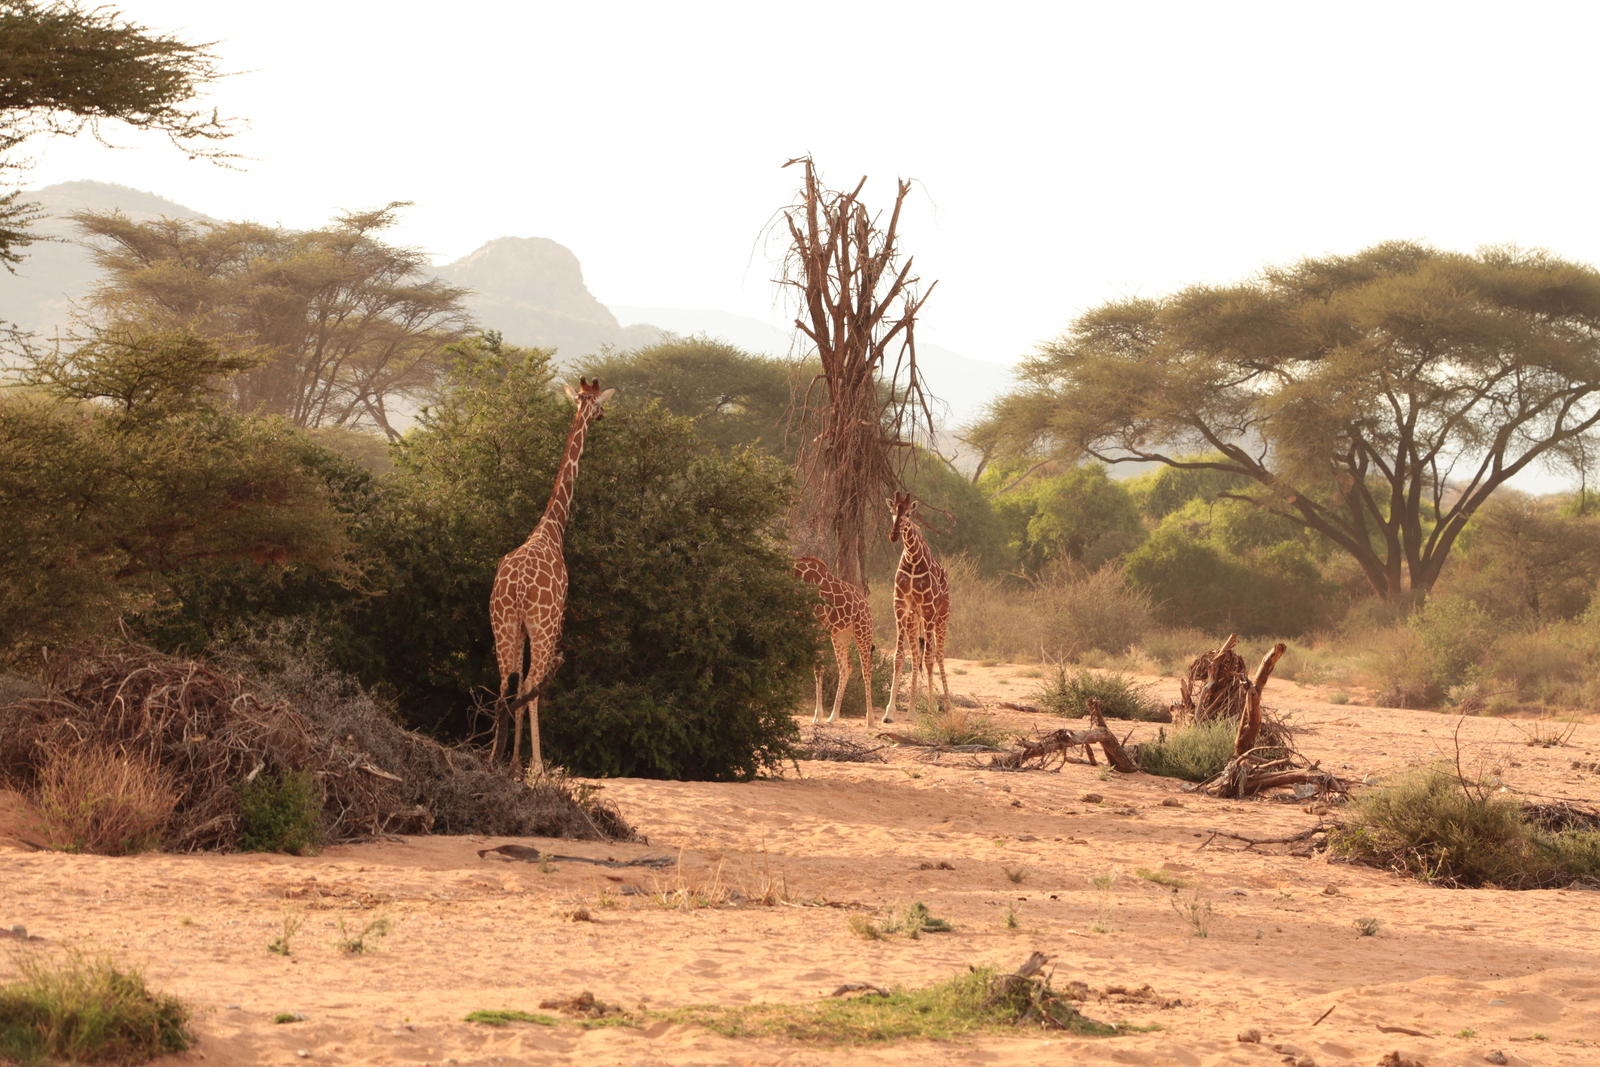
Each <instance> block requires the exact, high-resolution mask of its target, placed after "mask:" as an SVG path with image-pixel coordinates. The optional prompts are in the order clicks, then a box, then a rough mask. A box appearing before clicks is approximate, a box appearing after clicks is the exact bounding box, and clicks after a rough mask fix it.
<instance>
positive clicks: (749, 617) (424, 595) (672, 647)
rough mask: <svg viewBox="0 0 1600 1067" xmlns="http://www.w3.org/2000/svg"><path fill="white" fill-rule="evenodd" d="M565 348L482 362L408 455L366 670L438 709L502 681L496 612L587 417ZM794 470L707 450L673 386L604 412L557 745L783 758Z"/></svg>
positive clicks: (468, 369) (720, 774)
mask: <svg viewBox="0 0 1600 1067" xmlns="http://www.w3.org/2000/svg"><path fill="white" fill-rule="evenodd" d="M551 377H552V376H551V371H550V369H549V365H548V362H547V356H546V354H545V353H542V352H538V351H509V352H502V353H500V354H498V355H487V354H486V355H484V356H483V357H482V358H479V359H475V360H470V361H463V362H462V363H461V364H460V366H459V367H458V370H457V372H456V377H455V378H454V380H453V382H452V384H451V387H450V388H449V389H448V390H447V391H446V393H445V395H444V397H443V400H442V402H441V404H440V405H439V407H437V408H435V409H433V410H432V411H430V412H429V413H428V414H427V416H426V417H425V419H424V421H423V424H422V425H421V426H420V427H418V428H417V429H416V430H414V431H413V432H412V433H411V434H409V435H408V436H407V438H406V440H405V442H404V443H403V447H402V448H401V449H400V451H399V454H398V458H397V459H398V470H399V474H398V478H397V486H396V493H395V496H394V498H393V500H392V501H391V504H390V506H391V507H392V510H391V511H390V513H389V515H388V516H387V517H386V518H385V520H384V521H383V522H382V523H377V524H374V527H373V529H372V533H371V537H372V543H373V544H374V545H375V546H376V547H377V549H378V550H379V553H380V554H381V555H382V557H383V558H384V559H385V560H387V561H388V562H387V567H388V570H387V571H386V573H385V574H384V575H383V579H382V580H383V583H384V591H383V593H382V594H381V595H379V596H376V597H374V598H372V599H371V600H368V601H365V602H363V603H362V604H360V605H358V606H357V607H356V609H355V611H356V613H357V614H358V615H359V618H358V619H355V620H354V621H353V622H352V623H351V624H350V625H351V628H352V630H353V631H354V632H357V633H361V634H363V637H364V641H366V642H370V643H369V644H367V645H366V646H365V647H366V648H368V649H370V655H369V656H367V657H366V658H365V661H364V663H363V664H362V667H363V673H364V674H367V675H368V676H369V677H371V678H373V679H374V680H376V679H380V678H381V679H382V680H384V681H385V682H386V683H388V684H390V685H392V686H393V687H394V689H395V691H396V692H397V695H398V697H399V700H400V704H401V707H402V709H403V710H404V711H405V712H406V714H407V715H408V716H409V717H410V718H411V720H412V721H413V722H415V723H418V724H420V725H423V726H426V727H430V728H434V729H447V730H452V731H459V732H466V731H467V730H469V729H470V728H471V726H472V723H471V721H470V719H467V718H466V717H465V712H466V710H467V709H466V708H465V707H464V703H465V701H464V698H465V697H466V695H467V694H469V693H471V692H472V691H473V690H474V689H475V688H477V689H479V690H480V691H481V690H482V689H488V690H490V691H497V689H498V683H497V677H498V673H497V668H496V666H495V663H494V658H493V650H492V647H491V645H490V633H489V626H488V619H487V609H486V605H487V604H488V598H489V590H490V587H491V584H492V582H493V577H494V570H495V566H496V564H497V563H498V560H499V558H500V556H501V555H503V554H504V553H505V552H507V551H508V550H510V549H511V548H514V547H515V546H516V545H518V544H520V543H521V542H522V541H523V540H524V539H526V537H527V536H528V532H529V531H530V530H532V529H533V527H534V525H535V524H536V523H537V521H538V519H539V517H540V516H541V515H542V514H543V510H544V505H545V502H546V499H547V497H548V494H549V491H550V487H551V484H552V482H553V480H554V476H555V469H556V465H557V462H558V461H559V458H560V451H561V443H562V442H563V441H564V440H565V437H566V434H567V430H568V428H569V426H570V423H571V417H572V413H571V412H572V409H571V407H570V405H569V404H568V403H567V401H565V400H564V399H562V398H561V397H560V395H559V394H557V393H555V392H554V391H553V390H552V389H551V388H550V383H551ZM792 491H793V489H792V480H791V477H790V475H789V474H788V472H787V471H785V470H783V469H782V468H780V467H779V466H778V465H776V464H775V463H774V462H773V461H772V460H770V459H768V458H766V457H763V456H760V455H758V454H756V453H754V452H751V451H738V452H735V453H733V454H731V455H728V456H722V455H717V454H711V455H707V454H705V451H704V449H703V447H702V444H701V441H700V439H699V438H698V437H697V436H696V434H695V431H694V427H693V425H692V424H691V423H690V422H689V421H688V420H685V419H679V418H674V417H672V416H670V415H668V414H667V413H665V412H663V411H662V410H660V408H659V407H657V406H652V407H648V408H645V409H641V410H631V411H630V410H627V409H626V408H624V409H621V410H618V411H616V412H614V413H608V414H607V415H606V416H605V418H604V419H603V420H602V421H600V422H598V423H596V424H595V425H593V426H591V428H590V432H589V436H588V443H587V447H586V450H585V453H584V457H583V463H582V466H581V468H580V470H579V473H578V479H577V485H576V492H575V495H574V500H573V508H572V517H571V520H570V521H569V523H568V526H567V533H566V560H567V568H568V573H569V582H570V584H569V588H568V594H567V617H566V624H565V629H564V633H563V637H562V645H563V648H564V652H565V662H564V664H563V665H562V666H561V667H560V669H559V670H558V671H557V673H556V674H555V675H554V677H553V679H552V680H551V682H550V684H549V689H548V692H547V695H546V697H545V698H544V700H543V701H542V702H541V704H540V710H539V715H540V720H541V725H542V727H543V731H544V751H545V753H546V755H547V758H548V759H549V760H550V761H551V762H553V763H556V764H560V765H562V766H565V767H567V768H568V769H570V770H571V771H573V772H574V773H577V774H583V775H589V776H597V775H633V776H645V777H679V778H706V779H721V778H740V777H748V776H750V775H752V774H755V773H756V772H757V771H758V770H760V769H762V768H767V767H773V766H776V765H777V764H778V762H779V761H780V760H781V759H782V758H783V756H784V754H785V752H786V751H787V746H788V744H789V742H790V741H791V739H792V738H793V737H794V736H795V727H794V723H793V720H792V719H791V718H790V716H789V714H788V712H789V711H790V710H791V709H792V708H793V707H795V706H796V704H797V703H798V702H799V699H800V696H801V694H802V692H803V691H804V689H805V688H806V687H808V686H809V684H810V681H811V667H812V664H813V663H814V662H815V659H816V655H817V636H816V633H815V630H814V627H813V625H812V622H811V615H810V613H809V609H808V607H807V605H808V604H809V600H808V599H807V597H808V596H809V590H808V589H807V587H805V586H804V585H803V584H802V583H800V582H799V581H797V580H796V579H795V578H794V577H793V575H792V574H791V571H790V563H789V560H788V558H787V557H786V556H784V555H783V554H782V553H780V552H779V551H778V550H777V549H776V547H774V546H775V545H776V544H777V541H776V538H775V524H776V522H777V520H778V517H779V516H780V515H781V514H782V511H783V509H784V508H785V507H786V506H787V503H788V501H789V499H790V494H791V493H792Z"/></svg>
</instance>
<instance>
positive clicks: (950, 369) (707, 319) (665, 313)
mask: <svg viewBox="0 0 1600 1067" xmlns="http://www.w3.org/2000/svg"><path fill="white" fill-rule="evenodd" d="M611 310H612V312H614V313H615V314H616V316H617V319H618V321H620V322H623V323H644V322H648V323H652V324H654V325H656V326H659V327H661V328H662V329H665V330H670V331H671V332H672V333H675V334H681V335H683V336H686V337H687V336H692V335H694V334H698V333H705V334H709V335H710V336H712V337H720V338H722V339H723V340H724V341H727V342H729V343H731V344H735V345H738V346H739V347H740V348H743V349H745V350H746V351H749V352H761V353H766V354H767V355H773V356H790V355H793V354H796V353H795V352H793V351H791V348H792V340H793V334H791V333H785V332H784V331H782V330H779V329H776V328H775V327H773V326H771V325H770V324H768V323H765V322H762V321H761V320H760V319H754V318H751V317H749V316H748V315H735V314H733V313H732V312H728V311H716V310H713V309H710V308H699V309H695V310H689V309H686V308H650V307H625V306H623V305H621V304H612V305H611ZM809 345H810V343H809V342H807V348H809ZM917 363H918V364H919V365H920V366H921V368H922V372H923V374H924V375H926V377H927V381H928V388H929V389H930V390H932V392H933V395H934V396H935V397H937V398H938V400H939V401H940V402H941V403H942V404H943V405H944V410H942V411H941V410H935V411H934V413H933V414H934V417H935V418H936V419H938V420H939V421H940V422H942V423H943V424H944V425H945V426H947V427H950V428H951V429H955V428H957V427H960V426H962V425H964V424H965V423H968V422H971V421H972V420H973V419H975V418H977V417H978V416H979V415H981V414H982V413H983V408H984V405H986V404H988V403H989V401H991V400H993V399H994V398H995V397H997V396H999V395H1000V394H1001V393H1002V392H1004V391H1005V390H1006V389H1007V388H1008V387H1009V386H1010V385H1011V383H1012V370H1011V368H1010V367H1008V366H1006V365H1005V364H1004V363H990V362H989V361H987V360H982V359H972V358H971V357H969V356H963V355H961V354H960V353H959V352H952V351H951V350H950V349H948V348H945V347H943V346H941V345H935V344H928V343H927V342H925V341H924V342H919V343H918V344H917Z"/></svg>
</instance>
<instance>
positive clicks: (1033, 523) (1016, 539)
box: [980, 463, 1145, 574]
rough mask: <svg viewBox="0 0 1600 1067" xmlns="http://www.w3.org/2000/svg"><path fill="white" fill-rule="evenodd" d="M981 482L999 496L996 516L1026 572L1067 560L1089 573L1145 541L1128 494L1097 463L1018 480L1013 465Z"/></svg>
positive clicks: (991, 472) (996, 470)
mask: <svg viewBox="0 0 1600 1067" xmlns="http://www.w3.org/2000/svg"><path fill="white" fill-rule="evenodd" d="M980 484H981V485H983V486H985V487H987V488H988V489H989V490H990V491H991V492H996V493H998V495H997V496H995V497H994V498H993V506H994V510H995V513H996V515H997V516H998V518H999V520H1000V522H1001V524H1002V525H1003V526H1004V527H1005V528H1006V530H1007V533H1008V535H1009V537H1010V549H1011V551H1012V553H1013V554H1014V555H1013V558H1014V559H1015V560H1016V563H1017V565H1018V566H1019V567H1020V568H1021V569H1022V570H1023V571H1024V572H1025V573H1028V574H1037V573H1039V572H1040V571H1042V570H1043V569H1044V568H1045V567H1046V566H1048V565H1049V564H1051V563H1060V562H1068V561H1070V562H1072V563H1078V564H1081V565H1082V566H1084V567H1087V568H1089V569H1091V570H1093V569H1096V568H1098V567H1100V566H1101V565H1103V564H1105V563H1107V562H1109V561H1111V560H1114V559H1117V558H1119V557H1121V556H1123V555H1125V554H1126V553H1128V552H1131V551H1132V550H1134V549H1135V548H1137V547H1138V546H1139V544H1140V542H1142V541H1143V540H1144V537H1145V531H1144V526H1143V524H1142V523H1141V522H1140V520H1139V512H1138V509H1137V507H1136V506H1135V504H1134V498H1133V496H1132V494H1130V493H1129V492H1128V489H1127V487H1126V486H1125V485H1123V483H1121V482H1117V481H1113V480H1112V479H1111V477H1110V476H1109V475H1108V474H1107V473H1106V468H1105V466H1104V465H1102V464H1099V463H1089V464H1083V465H1080V466H1075V467H1070V468H1068V469H1066V470H1064V471H1060V472H1059V473H1047V474H1038V473H1035V474H1032V475H1028V476H1025V477H1023V478H1022V479H1021V480H1020V481H1019V480H1018V475H1017V474H1016V472H1015V471H1014V470H1013V468H1012V467H1010V466H998V467H996V468H994V469H992V470H989V471H986V472H985V473H984V476H983V478H982V480H981V482H980ZM1008 487H1009V488H1008Z"/></svg>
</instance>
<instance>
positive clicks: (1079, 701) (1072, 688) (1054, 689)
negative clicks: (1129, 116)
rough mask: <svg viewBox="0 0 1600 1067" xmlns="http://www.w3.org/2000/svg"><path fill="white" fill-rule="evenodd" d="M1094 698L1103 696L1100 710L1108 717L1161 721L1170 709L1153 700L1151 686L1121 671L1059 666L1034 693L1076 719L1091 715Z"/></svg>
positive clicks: (1049, 705) (1053, 708) (1065, 714)
mask: <svg viewBox="0 0 1600 1067" xmlns="http://www.w3.org/2000/svg"><path fill="white" fill-rule="evenodd" d="M1092 697H1098V698H1099V700H1100V710H1101V712H1102V713H1103V714H1104V715H1105V717H1106V718H1108V719H1135V720H1138V721H1139V722H1161V721H1165V719H1166V718H1167V714H1166V709H1164V708H1162V707H1159V706H1158V705H1157V704H1156V702H1155V701H1154V700H1152V699H1150V687H1149V686H1148V685H1140V684H1139V683H1138V682H1135V681H1134V680H1133V679H1132V678H1129V677H1128V676H1127V675H1125V674H1121V673H1110V672H1107V673H1103V674H1097V673H1095V672H1094V671H1091V670H1089V669H1088V668H1086V667H1080V668H1078V669H1077V670H1075V671H1071V672H1070V673H1069V672H1068V671H1067V669H1066V668H1065V667H1057V668H1056V670H1055V675H1054V677H1052V678H1050V679H1049V680H1048V681H1046V682H1045V683H1044V685H1042V686H1041V687H1040V688H1039V690H1038V692H1037V693H1036V694H1035V695H1034V699H1035V700H1037V701H1038V702H1039V703H1040V704H1042V705H1043V706H1044V707H1047V708H1049V709H1050V710H1051V711H1053V712H1055V713H1056V714H1057V715H1062V716H1066V717H1068V718H1074V719H1080V718H1083V717H1084V716H1085V715H1088V714H1089V700H1090V698H1092Z"/></svg>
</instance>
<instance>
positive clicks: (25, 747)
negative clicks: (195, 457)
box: [0, 643, 632, 851]
mask: <svg viewBox="0 0 1600 1067" xmlns="http://www.w3.org/2000/svg"><path fill="white" fill-rule="evenodd" d="M306 671H307V673H306V675H305V676H304V677H299V676H297V675H295V674H294V672H292V671H288V670H284V671H281V672H280V677H281V679H282V682H281V684H279V685H278V686H276V687H274V686H269V685H264V684H251V683H247V682H246V680H245V679H244V678H243V677H241V675H239V674H237V673H233V672H231V671H228V670H226V669H224V668H222V667H219V666H217V665H215V664H210V663H205V662H200V661H194V660H186V659H180V658H176V657H172V656H165V655H162V654H160V653H158V652H155V651H153V650H151V649H148V648H144V647H141V646H138V645H134V644H129V643H119V644H113V645H106V646H97V647H93V648H85V649H81V650H78V651H76V652H74V653H71V654H67V655H57V656H55V657H53V658H52V660H51V663H50V676H49V677H48V679H46V690H47V692H46V694H45V695H44V696H41V697H32V698H26V699H22V700H18V701H14V702H13V703H11V704H9V705H6V706H5V707H3V708H0V786H5V787H7V788H12V789H16V790H18V791H19V792H22V793H23V794H25V795H28V796H30V797H37V796H40V795H41V789H43V788H47V787H48V786H49V781H48V780H47V778H46V776H45V773H46V770H47V768H49V767H51V766H52V762H51V761H52V755H53V754H57V753H68V752H79V751H86V750H87V751H100V752H107V753H115V754H117V755H118V756H119V757H120V758H123V759H126V760H131V761H143V763H144V764H146V765H148V766H149V767H153V768H158V769H159V772H160V773H161V774H163V775H165V776H167V778H168V780H170V782H171V784H172V789H173V792H174V794H175V801H174V804H173V807H172V811H171V814H170V815H169V816H168V817H167V818H166V820H165V824H164V826H163V827H162V830H161V833H160V838H161V844H162V846H163V847H165V848H167V849H169V850H173V851H202V850H231V849H237V848H239V847H240V846H241V844H242V841H243V834H244V831H245V829H246V827H245V826H244V825H243V820H242V819H241V805H240V790H241V787H242V785H243V783H245V782H247V781H254V780H257V779H258V778H260V777H261V776H262V775H266V776H269V778H271V779H277V780H279V781H284V780H292V779H293V777H294V776H296V775H305V774H308V775H311V776H312V777H313V778H314V780H315V781H316V782H317V783H318V784H319V786H320V790H321V797H320V800H321V812H322V815H321V820H322V825H321V831H322V835H323V837H324V838H325V839H327V840H347V839H352V838H359V837H365V836H369V835H372V834H379V833H420V832H427V831H428V830H430V829H434V830H439V831H440V832H448V833H484V834H506V835H543V836H561V837H576V838H589V839H604V838H628V837H631V836H632V834H631V829H630V828H629V827H628V826H627V825H626V823H624V822H623V821H622V819H621V817H620V816H619V815H618V814H617V813H616V812H615V810H614V809H611V808H609V807H606V806H602V805H597V804H594V803H592V802H591V803H587V804H586V803H584V801H586V800H588V799H589V798H587V797H586V796H584V795H583V793H582V791H581V790H579V791H578V795H577V796H574V791H573V790H571V789H570V788H568V787H567V786H566V785H565V784H564V783H562V782H558V781H546V782H544V783H541V784H540V785H539V786H538V787H536V788H533V789H529V788H528V787H526V786H524V785H522V784H521V783H517V782H512V781H509V780H508V779H506V778H505V777H504V776H502V775H498V774H495V773H494V772H492V771H490V770H489V768H488V767H487V766H486V765H485V764H484V762H483V760H482V759H481V758H480V757H479V756H478V755H477V754H476V753H474V752H471V751H465V750H452V749H448V748H445V747H444V746H442V745H440V744H439V743H438V742H436V741H433V740H431V739H429V738H426V737H423V736H421V735H419V734H415V733H412V732H410V731H407V730H404V729H401V728H400V727H399V726H397V725H395V724H394V723H393V721H392V720H391V718H390V717H389V716H388V714H387V713H386V712H384V711H383V709H381V708H379V707H378V706H377V705H376V704H374V703H372V702H371V701H370V700H366V699H363V698H361V697H360V696H358V692H359V691H358V690H356V689H354V687H352V686H349V685H348V684H346V687H345V688H344V689H343V690H339V689H337V688H334V687H333V683H332V681H331V680H330V678H329V676H328V675H327V674H326V672H323V673H321V674H319V673H318V672H317V670H316V669H315V668H314V667H308V668H306ZM261 673H266V672H261ZM318 677H321V678H322V680H323V681H322V685H323V688H322V689H320V690H317V689H315V688H314V687H313V686H312V684H311V683H312V682H313V680H314V679H316V678H318ZM296 682H298V683H299V684H301V686H302V692H301V693H300V699H299V700H298V701H291V700H290V699H287V698H286V695H285V694H286V693H287V692H289V691H290V689H292V687H293V684H294V683H296ZM319 693H320V695H321V696H322V697H323V698H325V699H323V700H321V701H318V700H315V699H312V697H313V696H314V695H317V694H319Z"/></svg>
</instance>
